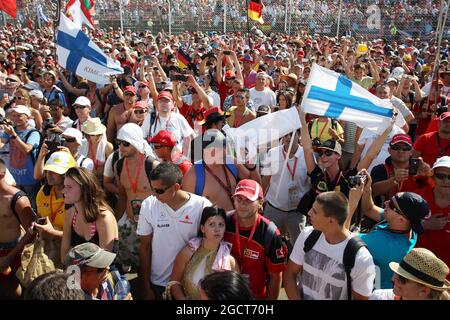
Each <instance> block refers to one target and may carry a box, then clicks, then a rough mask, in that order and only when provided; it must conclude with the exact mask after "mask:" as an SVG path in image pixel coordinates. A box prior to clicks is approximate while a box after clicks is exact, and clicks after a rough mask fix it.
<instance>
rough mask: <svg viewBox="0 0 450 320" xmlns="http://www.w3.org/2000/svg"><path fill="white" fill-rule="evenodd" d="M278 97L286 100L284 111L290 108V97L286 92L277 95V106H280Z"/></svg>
mask: <svg viewBox="0 0 450 320" xmlns="http://www.w3.org/2000/svg"><path fill="white" fill-rule="evenodd" d="M280 96H283V97H284V98H285V99H286V109H289V108H290V107H292V95H291V93H289V92H287V91H284V90H283V91H280V92H278V95H277V105H278V106H279V105H280Z"/></svg>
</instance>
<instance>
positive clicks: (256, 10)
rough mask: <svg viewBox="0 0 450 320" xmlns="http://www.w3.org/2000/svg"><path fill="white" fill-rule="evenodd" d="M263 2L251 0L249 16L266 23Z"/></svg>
mask: <svg viewBox="0 0 450 320" xmlns="http://www.w3.org/2000/svg"><path fill="white" fill-rule="evenodd" d="M262 11H263V4H262V3H261V0H250V2H249V4H248V17H249V18H250V19H252V20H254V21H257V22H259V23H261V24H262V23H264V20H263V17H262Z"/></svg>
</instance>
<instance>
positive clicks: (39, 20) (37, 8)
mask: <svg viewBox="0 0 450 320" xmlns="http://www.w3.org/2000/svg"><path fill="white" fill-rule="evenodd" d="M35 8H36V17H37V25H38V28H39V29H41V17H40V16H39V4H38V3H37V2H36V6H35Z"/></svg>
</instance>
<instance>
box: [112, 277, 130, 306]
mask: <svg viewBox="0 0 450 320" xmlns="http://www.w3.org/2000/svg"><path fill="white" fill-rule="evenodd" d="M130 289H131V286H130V283H129V282H128V280H127V279H126V277H125V275H121V276H120V279H119V280H118V281H117V283H116V285H115V286H114V293H115V295H116V299H117V300H124V299H125V298H126V297H127V295H128V294H129V293H130Z"/></svg>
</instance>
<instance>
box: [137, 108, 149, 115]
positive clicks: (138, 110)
mask: <svg viewBox="0 0 450 320" xmlns="http://www.w3.org/2000/svg"><path fill="white" fill-rule="evenodd" d="M146 112H147V110H143V109H136V110H134V114H144V113H146Z"/></svg>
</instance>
